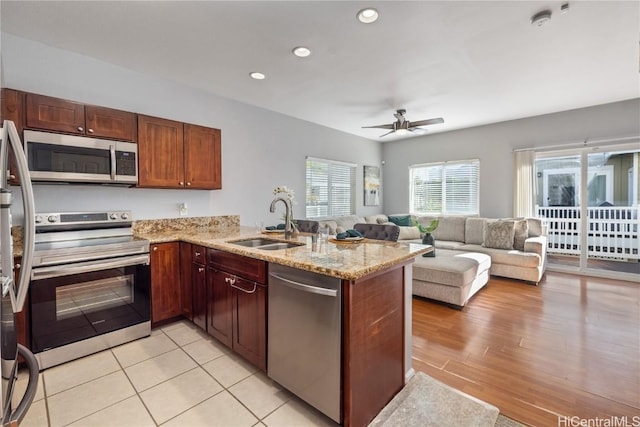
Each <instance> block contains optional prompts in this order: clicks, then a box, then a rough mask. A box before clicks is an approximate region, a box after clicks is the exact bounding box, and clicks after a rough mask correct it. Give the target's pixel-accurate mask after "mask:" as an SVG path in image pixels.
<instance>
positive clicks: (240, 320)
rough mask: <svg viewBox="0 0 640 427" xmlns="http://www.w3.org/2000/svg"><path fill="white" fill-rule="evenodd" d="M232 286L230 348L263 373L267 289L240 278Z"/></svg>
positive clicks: (265, 348)
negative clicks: (231, 346)
mask: <svg viewBox="0 0 640 427" xmlns="http://www.w3.org/2000/svg"><path fill="white" fill-rule="evenodd" d="M233 286H234V287H233V290H232V292H233V297H232V300H233V334H232V336H233V349H234V350H235V351H236V352H237V353H238V354H240V355H241V356H242V357H244V358H245V359H247V360H248V361H249V362H251V363H253V364H254V365H255V366H257V367H258V368H260V369H261V370H263V371H266V370H267V365H266V362H267V356H266V351H267V328H266V318H267V312H266V308H267V287H266V286H264V285H261V284H258V283H256V282H249V281H247V280H244V279H240V278H237V280H236V282H235V284H234V285H233Z"/></svg>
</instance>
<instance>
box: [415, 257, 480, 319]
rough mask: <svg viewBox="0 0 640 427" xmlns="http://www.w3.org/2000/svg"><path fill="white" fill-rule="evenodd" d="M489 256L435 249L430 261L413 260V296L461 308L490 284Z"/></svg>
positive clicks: (427, 259) (418, 258) (419, 258)
mask: <svg viewBox="0 0 640 427" xmlns="http://www.w3.org/2000/svg"><path fill="white" fill-rule="evenodd" d="M490 267H491V257H490V256H489V255H485V254H481V253H477V252H462V251H454V250H447V249H438V251H437V255H436V256H435V257H433V258H425V257H422V256H418V257H416V260H415V262H414V263H413V295H417V296H421V297H425V298H429V299H433V300H436V301H442V302H445V303H448V304H451V305H454V306H456V307H458V308H462V307H463V306H464V305H465V304H466V302H467V301H468V300H469V298H471V297H472V296H473V295H474V294H475V293H476V292H478V291H479V290H480V289H481V288H482V287H483V286H484V285H486V284H487V282H488V281H489V268H490Z"/></svg>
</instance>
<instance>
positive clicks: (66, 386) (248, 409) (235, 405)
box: [15, 321, 337, 427]
mask: <svg viewBox="0 0 640 427" xmlns="http://www.w3.org/2000/svg"><path fill="white" fill-rule="evenodd" d="M25 387H26V374H25V375H22V374H21V376H20V378H19V379H18V386H17V389H16V393H15V394H16V398H17V399H19V398H20V397H21V396H22V394H23V391H24V388H25ZM160 425H162V426H180V427H184V426H256V425H257V426H296V427H297V426H336V425H337V424H335V423H334V422H333V421H332V420H330V419H329V418H327V417H325V416H324V415H323V414H321V413H319V412H318V411H316V410H315V409H314V408H312V407H310V406H309V405H307V404H306V403H305V402H303V401H301V400H300V399H298V398H297V397H295V396H293V395H292V394H291V393H289V392H288V391H286V390H284V389H282V388H281V387H280V386H279V385H278V384H276V383H275V382H273V381H271V380H270V379H269V378H268V377H267V376H266V375H265V374H264V373H263V372H260V371H257V370H256V369H255V368H254V367H253V366H251V365H250V364H249V363H247V362H245V361H244V360H242V359H241V358H240V357H238V356H236V355H234V354H233V353H232V352H231V351H230V350H229V349H227V348H226V347H225V346H223V345H222V344H220V343H219V342H217V341H216V340H215V339H213V338H211V337H210V336H208V335H207V334H206V333H204V332H203V331H201V330H199V329H198V328H197V327H196V326H195V325H193V324H192V323H190V322H187V321H181V322H176V323H173V324H171V325H167V326H165V327H163V328H159V329H154V330H153V332H152V334H151V336H150V337H147V338H143V339H140V340H137V341H134V342H131V343H128V344H124V345H121V346H119V347H116V348H113V349H110V350H105V351H102V352H100V353H96V354H94V355H91V356H87V357H84V358H82V359H78V360H74V361H72V362H68V363H65V364H63V365H60V366H55V367H53V368H49V369H47V370H45V371H43V372H41V373H40V380H39V384H38V393H37V395H36V397H35V399H34V402H33V404H32V405H31V408H30V410H29V412H28V413H27V416H26V417H25V419H24V420H23V422H22V423H21V424H20V426H21V427H34V426H36V427H41V426H51V427H57V426H91V427H97V426H105V427H107V426H108V427H118V426H122V427H126V426H135V427H144V426H152V427H153V426H160Z"/></svg>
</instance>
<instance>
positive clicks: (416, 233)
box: [398, 227, 420, 240]
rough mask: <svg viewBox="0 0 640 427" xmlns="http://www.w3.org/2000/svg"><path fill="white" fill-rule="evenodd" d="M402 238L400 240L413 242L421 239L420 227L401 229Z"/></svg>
mask: <svg viewBox="0 0 640 427" xmlns="http://www.w3.org/2000/svg"><path fill="white" fill-rule="evenodd" d="M399 228H400V236H398V240H411V239H419V238H420V229H419V228H418V227H399Z"/></svg>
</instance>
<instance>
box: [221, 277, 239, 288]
mask: <svg viewBox="0 0 640 427" xmlns="http://www.w3.org/2000/svg"><path fill="white" fill-rule="evenodd" d="M224 281H225V282H227V283H229V284H231V286H233V284H234V283H236V278H235V277H225V278H224Z"/></svg>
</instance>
